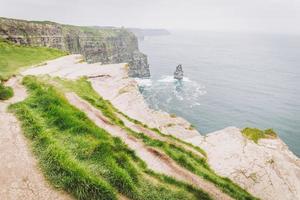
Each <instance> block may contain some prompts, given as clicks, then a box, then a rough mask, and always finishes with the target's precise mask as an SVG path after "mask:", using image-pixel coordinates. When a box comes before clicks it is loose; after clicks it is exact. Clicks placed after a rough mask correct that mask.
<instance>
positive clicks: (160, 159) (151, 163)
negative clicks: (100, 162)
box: [66, 93, 232, 200]
mask: <svg viewBox="0 0 300 200" xmlns="http://www.w3.org/2000/svg"><path fill="white" fill-rule="evenodd" d="M66 98H67V99H68V101H69V102H70V103H71V104H72V105H73V106H75V107H77V108H78V109H80V110H81V111H83V112H85V113H86V115H87V116H88V117H89V118H90V119H91V120H92V121H94V122H95V124H96V125H98V126H99V127H101V128H103V129H105V130H106V131H107V132H109V133H110V134H112V135H113V136H116V137H119V138H121V139H122V140H123V141H124V142H125V143H126V144H127V145H128V146H129V148H131V149H132V150H134V151H135V152H136V154H137V155H138V156H139V157H140V158H141V159H142V160H144V161H145V162H146V163H147V165H148V167H149V168H150V169H152V170H154V171H156V172H158V173H163V174H165V175H168V176H172V177H175V178H176V179H178V180H181V181H184V182H187V183H190V184H192V185H194V186H196V187H198V188H201V189H203V190H204V191H206V192H207V193H209V194H210V195H211V196H212V197H213V198H214V199H226V200H227V199H232V198H231V197H229V196H228V195H227V194H224V193H223V192H222V191H221V190H220V189H219V188H217V187H216V186H215V185H213V184H212V183H210V182H208V181H206V180H203V179H202V178H200V177H198V176H196V175H194V174H193V173H191V172H189V171H188V170H186V169H184V168H182V167H180V166H179V165H177V163H175V162H174V161H173V160H172V159H170V158H169V157H168V156H166V155H165V154H164V153H162V152H160V151H158V150H156V149H154V148H150V147H147V146H145V145H144V144H143V142H141V141H140V140H138V139H136V138H134V137H133V136H130V135H128V133H127V132H126V131H125V130H124V129H122V128H120V127H119V126H116V125H113V124H111V123H110V122H109V120H107V119H106V117H105V116H104V115H103V114H102V113H101V111H99V110H97V109H96V108H94V107H93V106H91V105H90V104H89V103H88V102H86V101H84V100H82V99H81V98H79V97H78V96H77V95H76V94H75V93H67V94H66ZM149 134H150V133H149Z"/></svg>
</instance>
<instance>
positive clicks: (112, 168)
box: [10, 76, 211, 200]
mask: <svg viewBox="0 0 300 200" xmlns="http://www.w3.org/2000/svg"><path fill="white" fill-rule="evenodd" d="M23 84H24V85H25V86H26V87H27V89H28V92H29V97H28V98H27V99H26V100H25V101H23V102H20V103H17V104H14V105H12V106H10V110H11V111H13V112H14V113H15V114H16V115H17V117H18V119H19V120H20V121H21V123H22V128H23V130H24V132H25V135H26V137H27V138H29V139H30V141H31V145H32V148H33V151H34V153H35V155H36V156H37V157H38V159H39V163H40V165H41V168H42V170H43V172H44V173H45V175H46V177H47V178H48V179H49V181H50V182H51V183H52V184H53V185H54V186H55V187H57V188H60V189H64V190H66V191H67V192H69V193H71V194H72V195H73V196H74V197H76V198H77V199H107V200H109V199H117V195H118V194H119V193H121V194H123V195H125V196H127V197H128V198H130V199H137V200H144V199H145V200H154V199H165V200H167V199H170V200H179V199H211V198H210V197H209V196H208V194H207V193H205V192H203V191H202V190H200V189H196V188H194V187H192V186H191V185H188V184H186V183H182V182H180V181H176V180H174V179H173V178H170V177H167V176H164V175H161V174H156V173H154V172H152V171H150V170H149V169H147V166H146V164H145V163H144V162H143V161H142V160H140V159H139V158H138V157H137V156H136V155H135V153H134V152H133V151H132V150H130V149H129V148H128V147H127V146H126V145H125V144H124V143H123V142H122V141H121V140H120V139H119V138H116V137H112V136H111V135H110V134H109V133H107V132H106V131H105V130H103V129H101V128H99V127H97V126H96V125H95V124H94V123H93V122H92V121H90V120H89V119H88V118H87V116H86V115H85V114H84V113H83V112H81V111H79V110H78V109H76V108H75V107H73V106H71V105H70V104H69V103H68V101H67V100H66V99H65V98H64V96H63V94H62V93H61V91H60V90H58V89H56V88H55V87H54V86H52V85H50V84H49V83H45V82H44V81H42V80H39V79H37V78H35V77H31V76H28V77H25V78H24V80H23ZM89 98H91V97H90V96H89ZM96 105H98V106H99V107H101V108H102V109H104V110H107V113H106V114H107V115H108V111H109V109H110V108H109V107H107V106H106V103H100V102H98V103H97V104H96ZM111 117H112V116H111ZM115 123H120V122H119V121H118V120H116V121H115ZM199 197H201V198H199Z"/></svg>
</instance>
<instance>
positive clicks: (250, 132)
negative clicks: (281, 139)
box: [242, 127, 277, 143]
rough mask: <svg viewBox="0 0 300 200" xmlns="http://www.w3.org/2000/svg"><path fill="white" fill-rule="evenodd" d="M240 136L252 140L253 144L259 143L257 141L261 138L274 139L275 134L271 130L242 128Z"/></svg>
mask: <svg viewBox="0 0 300 200" xmlns="http://www.w3.org/2000/svg"><path fill="white" fill-rule="evenodd" d="M242 134H243V135H244V136H245V137H247V138H249V139H250V140H253V141H254V142H255V143H257V142H258V141H259V139H262V138H276V137H277V134H276V133H275V131H274V130H273V129H266V130H260V129H258V128H248V127H247V128H244V129H243V130H242Z"/></svg>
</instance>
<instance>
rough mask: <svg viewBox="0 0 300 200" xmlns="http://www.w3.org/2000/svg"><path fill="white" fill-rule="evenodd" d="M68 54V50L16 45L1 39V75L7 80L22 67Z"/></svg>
mask: <svg viewBox="0 0 300 200" xmlns="http://www.w3.org/2000/svg"><path fill="white" fill-rule="evenodd" d="M63 55H66V52H63V51H60V50H58V49H51V48H46V47H29V46H21V45H16V44H13V43H11V42H8V41H5V40H3V39H0V76H1V78H2V79H5V80H7V79H8V78H9V77H10V76H12V75H13V74H16V73H17V72H18V71H19V70H20V68H21V67H26V66H31V65H34V64H37V63H40V62H43V61H45V60H50V59H54V58H57V57H60V56H63Z"/></svg>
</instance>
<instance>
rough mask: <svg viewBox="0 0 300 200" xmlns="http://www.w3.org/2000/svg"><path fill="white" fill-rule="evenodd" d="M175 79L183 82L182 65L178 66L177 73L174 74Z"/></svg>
mask: <svg viewBox="0 0 300 200" xmlns="http://www.w3.org/2000/svg"><path fill="white" fill-rule="evenodd" d="M174 78H175V79H177V80H182V79H183V70H182V65H178V66H177V67H176V71H175V72H174Z"/></svg>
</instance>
